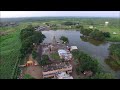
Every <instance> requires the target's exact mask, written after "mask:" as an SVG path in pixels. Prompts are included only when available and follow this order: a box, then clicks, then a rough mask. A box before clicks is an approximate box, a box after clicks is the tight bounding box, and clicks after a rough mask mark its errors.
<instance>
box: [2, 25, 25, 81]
mask: <svg viewBox="0 0 120 90" xmlns="http://www.w3.org/2000/svg"><path fill="white" fill-rule="evenodd" d="M24 27H25V25H22V24H21V25H20V26H16V27H3V28H2V27H0V32H4V33H5V34H4V35H1V36H0V55H1V58H0V78H1V79H10V78H12V73H13V72H14V69H15V63H17V61H18V59H17V58H18V55H19V48H20V46H21V43H20V39H19V33H20V30H21V28H24Z"/></svg>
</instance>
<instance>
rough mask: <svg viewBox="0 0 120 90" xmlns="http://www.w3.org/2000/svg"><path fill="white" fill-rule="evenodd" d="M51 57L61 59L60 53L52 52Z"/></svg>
mask: <svg viewBox="0 0 120 90" xmlns="http://www.w3.org/2000/svg"><path fill="white" fill-rule="evenodd" d="M50 57H51V58H52V59H54V60H60V56H59V55H58V53H51V54H50Z"/></svg>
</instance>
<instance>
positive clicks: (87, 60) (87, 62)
mask: <svg viewBox="0 0 120 90" xmlns="http://www.w3.org/2000/svg"><path fill="white" fill-rule="evenodd" d="M72 54H73V57H74V59H75V60H77V61H78V65H79V66H78V67H77V68H76V70H77V72H78V73H82V72H84V71H92V72H93V76H92V77H89V79H111V78H113V76H112V75H111V74H110V73H104V72H102V69H101V68H100V66H99V63H98V61H97V60H96V59H95V58H92V57H90V56H89V55H87V54H85V53H83V52H82V51H78V50H75V51H72Z"/></svg>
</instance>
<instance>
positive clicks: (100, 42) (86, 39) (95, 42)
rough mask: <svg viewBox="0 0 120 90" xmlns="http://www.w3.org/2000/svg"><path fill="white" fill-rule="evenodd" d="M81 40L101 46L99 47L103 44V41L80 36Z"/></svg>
mask: <svg viewBox="0 0 120 90" xmlns="http://www.w3.org/2000/svg"><path fill="white" fill-rule="evenodd" d="M80 38H81V40H82V41H84V42H89V43H91V44H93V45H95V46H99V45H101V44H103V41H97V40H94V39H91V38H89V37H86V36H80Z"/></svg>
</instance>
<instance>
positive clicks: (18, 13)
mask: <svg viewBox="0 0 120 90" xmlns="http://www.w3.org/2000/svg"><path fill="white" fill-rule="evenodd" d="M46 16H47V17H51V16H80V17H120V11H0V17H1V18H17V17H46Z"/></svg>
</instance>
